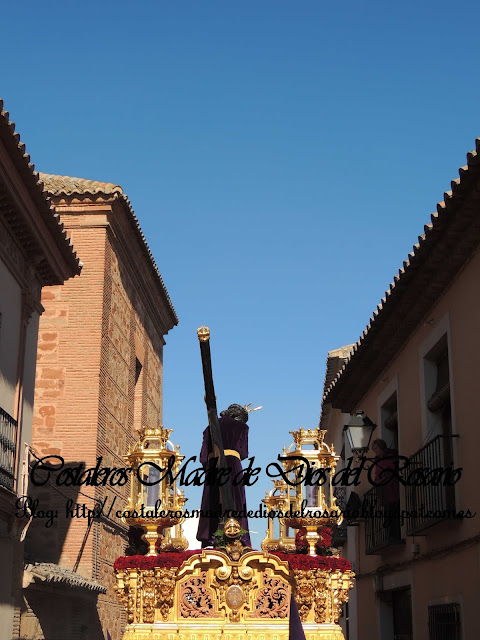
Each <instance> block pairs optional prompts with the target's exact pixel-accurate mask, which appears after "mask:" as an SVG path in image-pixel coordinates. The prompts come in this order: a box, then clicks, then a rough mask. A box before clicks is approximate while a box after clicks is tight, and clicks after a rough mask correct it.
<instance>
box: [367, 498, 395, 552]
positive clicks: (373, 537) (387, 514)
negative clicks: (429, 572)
mask: <svg viewBox="0 0 480 640" xmlns="http://www.w3.org/2000/svg"><path fill="white" fill-rule="evenodd" d="M361 517H363V518H364V519H365V553H366V554H367V555H372V554H375V553H378V552H379V551H380V550H381V549H384V548H385V547H388V546H390V545H394V544H404V543H405V541H404V540H402V533H401V526H400V511H399V503H398V502H395V503H390V504H389V503H388V502H386V501H385V495H384V492H383V491H382V487H373V488H372V489H370V491H367V492H366V493H365V495H364V496H363V503H362V515H361Z"/></svg>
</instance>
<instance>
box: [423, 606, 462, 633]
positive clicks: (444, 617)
mask: <svg viewBox="0 0 480 640" xmlns="http://www.w3.org/2000/svg"><path fill="white" fill-rule="evenodd" d="M428 632H429V636H428V637H429V640H461V632H462V627H461V614H460V605H459V604H458V603H451V604H435V605H432V606H430V607H428Z"/></svg>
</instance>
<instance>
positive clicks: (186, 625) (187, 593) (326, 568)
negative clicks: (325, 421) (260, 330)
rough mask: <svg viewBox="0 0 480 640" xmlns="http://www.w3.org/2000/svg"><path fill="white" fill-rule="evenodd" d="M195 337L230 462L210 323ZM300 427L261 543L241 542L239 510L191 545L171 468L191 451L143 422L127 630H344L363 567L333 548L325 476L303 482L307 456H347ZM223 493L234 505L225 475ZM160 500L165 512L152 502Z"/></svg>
mask: <svg viewBox="0 0 480 640" xmlns="http://www.w3.org/2000/svg"><path fill="white" fill-rule="evenodd" d="M198 337H199V340H200V349H201V354H202V364H203V372H204V379H205V391H206V395H205V401H206V404H207V412H208V418H209V428H210V435H211V442H212V445H213V449H214V453H215V457H216V458H217V459H218V462H217V464H218V466H219V468H222V464H223V468H224V467H225V456H224V450H223V445H222V438H221V431H220V427H219V424H218V419H217V409H216V403H215V393H214V388H213V380H212V373H211V363H210V346H209V337H210V333H209V330H208V329H207V328H206V327H201V328H200V329H199V330H198ZM291 433H292V435H293V440H294V442H293V444H292V445H290V447H289V448H288V449H286V448H284V450H283V455H282V456H281V461H282V465H283V469H284V474H283V477H282V479H281V480H275V481H274V486H273V489H272V490H271V491H268V492H267V494H266V497H265V499H264V500H263V502H264V504H265V508H266V510H267V511H271V509H274V510H275V513H276V514H277V515H278V517H275V518H272V517H270V518H268V530H267V535H266V537H265V539H264V540H263V542H262V550H261V551H254V550H251V549H250V548H249V547H245V546H244V544H243V543H242V533H243V531H242V529H241V527H240V523H239V522H238V521H237V520H236V519H234V518H228V519H226V521H225V522H224V523H223V535H221V536H220V537H219V538H218V541H217V544H216V545H215V546H216V548H212V549H210V548H207V549H201V550H188V548H187V547H188V542H187V540H186V539H185V537H184V535H183V531H182V520H183V518H182V513H183V511H182V509H183V506H184V504H185V501H186V499H185V497H184V495H183V491H182V490H180V489H179V488H178V487H177V483H176V481H175V479H174V478H175V476H176V475H177V472H178V469H179V467H180V464H181V461H182V460H183V456H182V455H181V453H180V449H179V446H178V445H177V446H176V447H175V446H173V444H172V443H171V441H170V434H171V430H170V429H164V428H163V427H158V428H156V429H149V428H143V429H142V430H141V432H140V436H139V439H138V441H137V442H136V444H135V446H134V447H133V448H131V449H130V450H129V452H128V453H127V455H126V456H125V460H126V461H127V462H128V463H129V466H131V467H132V468H133V469H134V470H135V471H136V473H132V483H131V494H130V499H129V503H128V505H127V511H128V512H129V516H130V517H126V518H125V521H126V522H127V524H129V525H130V535H129V537H130V543H131V544H130V547H129V549H128V550H127V552H128V553H129V554H130V555H126V556H125V557H121V558H118V559H117V561H116V562H115V565H114V568H115V573H116V586H115V589H116V592H117V596H118V597H119V599H120V601H121V602H122V603H123V606H124V608H125V612H126V622H127V624H126V631H125V634H124V636H123V640H147V639H148V640H303V638H304V637H305V638H306V640H344V636H343V633H342V629H341V627H340V625H339V624H338V622H339V619H340V615H341V608H342V604H343V603H344V602H347V600H348V591H349V589H351V588H352V587H353V578H354V573H353V572H352V571H351V565H350V563H349V562H348V561H346V560H344V559H343V558H340V557H339V554H338V551H337V550H335V549H332V548H331V547H330V529H329V526H331V525H334V524H335V522H336V521H337V523H338V520H339V517H338V516H335V515H333V516H332V511H333V512H335V507H336V504H335V497H334V495H333V491H332V487H331V486H330V485H329V484H328V483H325V484H319V485H318V486H317V485H314V486H307V485H306V484H305V483H303V482H301V481H300V482H299V481H298V478H299V471H298V460H299V456H301V457H302V458H303V459H305V458H306V459H307V460H309V462H310V463H315V464H316V466H317V468H330V469H334V467H335V465H336V463H337V460H338V456H336V455H335V452H334V450H333V446H332V447H328V446H327V445H326V443H325V442H324V437H325V433H326V432H325V431H321V430H320V429H313V430H310V429H308V430H306V429H299V430H298V431H293V432H291ZM167 462H168V463H169V464H170V468H171V470H172V473H171V476H170V480H172V479H173V481H168V479H167V478H164V479H162V480H161V481H160V482H158V479H159V478H160V475H159V473H158V469H165V468H166V464H167ZM149 463H155V464H154V465H153V464H149ZM220 500H221V501H222V507H224V508H225V509H224V510H225V511H229V510H231V509H234V507H235V505H233V502H232V493H231V487H230V486H229V484H228V483H227V484H224V485H223V486H221V487H220ZM159 501H160V502H159ZM159 504H161V509H162V510H163V513H162V512H160V513H157V511H158V510H157V511H156V510H155V508H156V507H155V505H157V506H158V505H159ZM142 505H143V508H142ZM165 512H166V513H165ZM295 532H296V533H295Z"/></svg>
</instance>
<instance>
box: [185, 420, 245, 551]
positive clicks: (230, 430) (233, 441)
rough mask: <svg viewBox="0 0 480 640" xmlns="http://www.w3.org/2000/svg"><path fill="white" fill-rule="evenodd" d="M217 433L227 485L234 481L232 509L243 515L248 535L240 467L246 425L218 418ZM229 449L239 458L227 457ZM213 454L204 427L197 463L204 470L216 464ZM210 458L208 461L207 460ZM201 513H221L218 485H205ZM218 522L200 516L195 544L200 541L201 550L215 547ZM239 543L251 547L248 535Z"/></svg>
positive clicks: (237, 421)
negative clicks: (223, 454)
mask: <svg viewBox="0 0 480 640" xmlns="http://www.w3.org/2000/svg"><path fill="white" fill-rule="evenodd" d="M218 423H219V425H220V431H221V434H222V444H223V448H224V450H225V452H226V453H225V463H226V466H227V468H231V472H230V481H232V480H233V479H235V484H232V498H233V509H234V510H235V511H242V512H243V516H242V517H240V518H238V520H239V521H240V524H241V527H242V529H245V530H246V531H248V519H247V517H246V508H247V506H246V499H245V487H244V486H243V485H242V484H241V478H242V464H241V462H240V460H245V458H248V425H246V424H245V423H244V422H240V421H239V420H234V419H233V418H229V417H227V416H225V417H223V418H219V420H218ZM228 449H230V450H233V451H236V452H237V453H238V454H239V456H240V457H239V458H238V457H237V456H235V455H227V453H228V451H227V450H228ZM211 454H213V447H212V439H211V437H210V429H209V428H208V427H207V428H206V429H205V431H204V432H203V443H202V450H201V451H200V462H201V463H202V465H203V466H204V468H208V467H209V466H210V465H214V464H215V459H214V458H212V457H211ZM209 455H210V459H209ZM201 509H202V512H203V513H205V512H206V511H208V510H209V511H221V509H222V505H221V504H220V490H219V487H218V485H217V484H216V483H215V484H212V485H204V487H203V496H202V507H201ZM219 522H220V519H219V518H215V517H213V518H208V517H206V516H203V517H201V518H200V521H199V523H198V531H197V540H200V542H201V543H202V547H207V546H211V545H213V543H214V538H213V534H214V533H215V531H216V530H217V529H218V527H219ZM242 542H243V543H244V544H246V545H247V546H250V534H249V533H246V534H244V535H243V537H242Z"/></svg>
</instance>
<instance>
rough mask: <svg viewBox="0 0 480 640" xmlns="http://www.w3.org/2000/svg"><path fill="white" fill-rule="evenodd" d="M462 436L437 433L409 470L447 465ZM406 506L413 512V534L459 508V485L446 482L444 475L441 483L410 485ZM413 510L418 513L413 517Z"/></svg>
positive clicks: (410, 520) (409, 531)
mask: <svg viewBox="0 0 480 640" xmlns="http://www.w3.org/2000/svg"><path fill="white" fill-rule="evenodd" d="M455 437H458V436H437V437H436V438H434V439H433V440H431V441H430V442H429V443H428V444H426V445H425V446H424V447H422V448H421V449H420V450H419V451H417V453H415V455H413V456H412V457H411V458H410V467H409V470H408V471H409V472H410V473H411V472H412V471H414V470H415V469H425V470H428V471H430V472H431V471H433V470H434V469H445V468H447V467H450V466H451V464H452V461H453V438H455ZM405 497H406V505H405V506H406V509H407V510H408V511H409V512H410V517H409V518H408V519H407V520H406V522H407V535H409V536H413V535H415V534H417V533H419V532H420V531H424V530H425V529H427V528H428V527H431V526H433V525H435V524H437V523H438V522H440V521H441V520H445V519H446V518H448V517H451V516H452V514H453V513H454V512H455V487H454V486H444V485H443V478H442V480H441V481H440V482H438V484H428V485H427V486H413V487H411V486H408V485H407V486H406V487H405ZM412 514H416V515H415V517H412Z"/></svg>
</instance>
